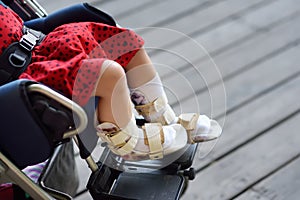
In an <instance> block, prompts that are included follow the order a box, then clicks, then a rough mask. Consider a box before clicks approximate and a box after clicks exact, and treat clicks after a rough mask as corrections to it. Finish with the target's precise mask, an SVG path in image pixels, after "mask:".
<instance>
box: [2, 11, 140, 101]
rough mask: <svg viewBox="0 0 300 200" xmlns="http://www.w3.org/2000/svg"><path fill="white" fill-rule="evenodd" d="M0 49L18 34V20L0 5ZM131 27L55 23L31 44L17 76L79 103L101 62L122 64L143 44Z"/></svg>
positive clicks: (90, 88) (84, 98)
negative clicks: (28, 61) (27, 60)
mask: <svg viewBox="0 0 300 200" xmlns="http://www.w3.org/2000/svg"><path fill="white" fill-rule="evenodd" d="M0 23H1V24H0V44H1V49H0V53H2V52H3V50H4V49H5V48H7V47H8V46H9V45H10V44H11V43H12V42H15V41H18V40H19V39H20V38H21V37H22V35H23V34H22V26H23V22H22V20H21V19H20V18H19V17H18V16H17V15H16V14H15V13H14V12H13V11H12V10H10V9H9V8H5V7H3V6H2V5H0ZM143 44H144V41H143V39H142V38H141V37H140V36H138V35H137V34H136V33H134V32H133V31H131V30H128V29H124V28H118V27H113V26H109V25H106V24H102V23H94V22H80V23H70V24H65V25H62V26H59V27H57V28H56V29H55V30H53V31H52V32H51V33H49V34H48V35H47V36H46V37H45V38H44V40H43V41H42V42H41V43H40V44H39V45H38V46H36V47H35V48H34V50H33V56H32V62H31V64H30V65H29V66H28V68H27V69H26V71H25V72H24V73H22V74H21V76H20V77H19V78H26V79H30V80H35V81H38V82H41V83H43V84H45V85H47V86H49V87H51V88H53V89H55V90H57V91H60V92H62V93H63V94H64V95H65V96H67V97H68V98H71V99H72V100H74V101H75V102H77V103H79V105H81V106H83V105H85V104H86V103H87V101H88V100H89V99H90V97H91V96H92V95H93V94H92V93H93V91H94V89H95V86H96V83H97V81H98V77H99V72H100V69H101V65H102V63H103V62H104V61H105V60H106V59H109V60H114V61H116V62H118V63H119V64H120V65H122V66H123V67H126V65H127V64H128V63H129V62H130V60H131V59H132V57H133V56H134V55H135V54H136V52H137V51H138V50H139V49H140V48H141V47H142V46H143Z"/></svg>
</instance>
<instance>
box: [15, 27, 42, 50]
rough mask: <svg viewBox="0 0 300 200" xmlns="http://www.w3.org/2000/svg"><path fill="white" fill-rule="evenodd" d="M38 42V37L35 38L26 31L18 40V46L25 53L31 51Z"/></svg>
mask: <svg viewBox="0 0 300 200" xmlns="http://www.w3.org/2000/svg"><path fill="white" fill-rule="evenodd" d="M38 40H39V37H36V36H35V35H34V34H32V33H31V32H29V31H26V33H25V34H24V35H23V36H22V38H21V39H20V41H19V44H20V46H21V47H23V48H24V49H25V50H26V51H31V50H32V49H33V48H34V47H35V45H36V44H37V41H38Z"/></svg>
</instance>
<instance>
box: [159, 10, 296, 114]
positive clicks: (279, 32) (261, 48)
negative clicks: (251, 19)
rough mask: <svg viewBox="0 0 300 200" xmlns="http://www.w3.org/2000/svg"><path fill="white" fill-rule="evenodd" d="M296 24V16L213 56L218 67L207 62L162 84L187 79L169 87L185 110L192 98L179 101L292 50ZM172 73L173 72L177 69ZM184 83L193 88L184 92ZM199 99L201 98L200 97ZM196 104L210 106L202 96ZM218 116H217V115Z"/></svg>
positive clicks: (185, 89)
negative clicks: (180, 83) (289, 49)
mask: <svg viewBox="0 0 300 200" xmlns="http://www.w3.org/2000/svg"><path fill="white" fill-rule="evenodd" d="M299 21H300V16H299V15H297V17H295V18H294V19H293V20H291V21H289V22H288V23H284V24H281V25H280V26H276V28H274V29H273V30H272V31H270V32H264V33H263V34H258V35H257V37H255V38H253V39H252V40H249V41H247V42H245V43H243V44H241V45H239V46H236V47H234V48H233V49H231V50H229V51H227V52H224V53H223V54H220V55H218V56H216V57H214V60H215V62H216V64H217V67H216V66H214V65H213V63H212V62H211V61H209V60H206V61H202V62H200V63H199V64H197V65H196V66H195V67H196V68H192V67H190V68H189V69H188V70H186V71H184V72H180V71H179V72H177V74H175V73H174V72H173V76H171V77H167V78H164V79H163V82H164V84H165V85H166V86H168V87H169V85H170V87H171V86H172V83H174V82H176V81H177V80H180V79H181V80H187V81H185V82H184V83H185V84H183V85H179V86H176V87H174V86H173V87H171V88H172V89H173V88H174V89H173V90H174V91H173V92H174V93H175V94H177V96H179V97H180V98H181V99H180V102H181V105H182V106H181V107H184V108H185V107H186V105H189V104H191V101H193V102H194V101H195V100H193V99H191V98H189V99H188V100H187V103H185V102H183V101H182V100H185V99H187V98H188V97H189V96H190V95H193V94H194V93H199V92H201V91H202V90H207V87H208V86H209V85H212V84H213V83H216V82H218V81H220V79H222V78H226V79H228V78H229V77H232V75H234V74H235V73H237V72H238V73H241V72H242V71H243V70H248V69H250V68H252V67H255V66H256V65H258V64H259V63H260V62H264V61H266V60H267V59H270V58H271V57H272V56H276V54H278V53H280V52H281V51H284V50H285V49H286V48H290V47H292V46H293V45H294V44H293V43H294V42H295V41H297V40H298V37H299V36H298V34H297V32H298V31H300V26H299ZM287 44H288V45H287ZM254 49H255V51H254ZM237 58H238V59H237ZM283 60H285V59H283ZM271 65H272V64H271ZM168 70H169V69H168ZM218 70H219V71H218ZM174 71H175V72H176V70H174ZM220 73H221V75H222V77H221V75H220ZM245 73H248V72H245ZM181 77H182V78H181ZM186 84H190V85H192V88H191V89H190V90H187V88H188V87H186ZM209 88H211V87H209ZM199 100H201V99H200V98H199ZM177 101H178V100H174V98H173V100H172V99H171V101H170V102H171V103H175V102H177ZM199 102H202V103H201V104H202V105H209V104H207V103H208V102H207V101H206V102H203V97H202V100H201V101H199ZM217 114H220V113H219V112H217Z"/></svg>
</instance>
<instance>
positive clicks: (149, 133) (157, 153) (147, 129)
mask: <svg viewBox="0 0 300 200" xmlns="http://www.w3.org/2000/svg"><path fill="white" fill-rule="evenodd" d="M144 133H145V140H147V141H148V142H147V145H148V146H149V150H150V152H149V157H150V159H161V158H163V146H162V143H163V142H164V133H163V128H162V125H161V124H160V123H150V124H148V123H146V124H145V125H144Z"/></svg>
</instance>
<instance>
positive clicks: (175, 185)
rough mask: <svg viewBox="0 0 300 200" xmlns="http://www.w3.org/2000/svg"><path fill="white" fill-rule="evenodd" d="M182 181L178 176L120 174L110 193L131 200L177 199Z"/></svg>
mask: <svg viewBox="0 0 300 200" xmlns="http://www.w3.org/2000/svg"><path fill="white" fill-rule="evenodd" d="M183 182H184V179H183V177H182V176H180V175H166V174H128V173H122V174H120V176H119V178H118V179H117V181H116V183H115V184H114V187H113V188H112V191H111V193H112V194H114V195H117V196H125V197H129V198H133V199H166V200H167V199H170V200H174V199H177V198H178V197H179V195H180V192H181V189H182V185H183Z"/></svg>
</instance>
